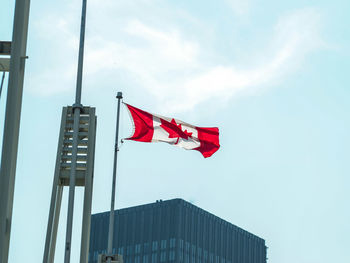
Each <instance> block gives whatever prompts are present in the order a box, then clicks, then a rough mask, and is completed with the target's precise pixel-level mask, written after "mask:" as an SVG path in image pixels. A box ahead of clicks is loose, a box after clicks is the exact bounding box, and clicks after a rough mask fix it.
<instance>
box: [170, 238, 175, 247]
mask: <svg viewBox="0 0 350 263" xmlns="http://www.w3.org/2000/svg"><path fill="white" fill-rule="evenodd" d="M175 245H176V239H175V238H170V244H169V246H170V248H174V247H175Z"/></svg>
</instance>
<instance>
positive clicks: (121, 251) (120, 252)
mask: <svg viewBox="0 0 350 263" xmlns="http://www.w3.org/2000/svg"><path fill="white" fill-rule="evenodd" d="M118 254H119V255H124V247H118Z"/></svg>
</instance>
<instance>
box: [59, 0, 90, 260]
mask: <svg viewBox="0 0 350 263" xmlns="http://www.w3.org/2000/svg"><path fill="white" fill-rule="evenodd" d="M85 20H86V0H83V7H82V13H81V26H80V44H79V58H78V74H77V86H76V93H75V104H74V105H73V112H74V113H73V114H74V122H73V146H72V147H73V148H72V163H71V170H70V178H69V197H68V214H67V229H66V247H65V255H64V262H65V263H69V262H70V254H71V248H72V228H73V210H74V195H75V178H76V162H77V149H78V139H79V137H78V134H79V122H80V111H81V110H82V108H83V106H82V105H81V86H82V77H83V59H84V40H85Z"/></svg>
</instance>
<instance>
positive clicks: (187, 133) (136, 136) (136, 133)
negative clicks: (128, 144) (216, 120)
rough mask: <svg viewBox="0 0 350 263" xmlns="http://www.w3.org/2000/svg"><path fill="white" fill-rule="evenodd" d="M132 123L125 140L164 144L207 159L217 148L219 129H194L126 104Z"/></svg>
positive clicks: (178, 121) (186, 124)
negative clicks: (130, 130)
mask: <svg viewBox="0 0 350 263" xmlns="http://www.w3.org/2000/svg"><path fill="white" fill-rule="evenodd" d="M124 104H125V105H126V107H127V108H128V110H129V112H130V116H131V120H132V122H133V128H134V129H133V134H132V136H131V137H129V138H126V140H133V141H139V142H166V143H169V144H172V145H175V146H178V147H181V148H184V149H186V150H197V151H199V152H201V153H202V155H203V156H204V157H205V158H207V157H210V156H211V155H212V154H213V153H215V152H216V151H217V150H218V149H219V148H220V144H219V129H218V128H216V127H213V128H203V127H196V126H193V125H191V124H188V123H185V122H183V121H180V120H177V119H173V118H167V117H162V116H159V115H156V114H151V113H148V112H146V111H143V110H140V109H138V108H136V107H133V106H131V105H129V104H126V103H124Z"/></svg>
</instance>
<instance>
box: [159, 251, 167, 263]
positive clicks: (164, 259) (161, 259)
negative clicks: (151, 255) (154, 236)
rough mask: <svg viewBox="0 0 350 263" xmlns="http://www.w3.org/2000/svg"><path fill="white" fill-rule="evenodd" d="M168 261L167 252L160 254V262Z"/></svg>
mask: <svg viewBox="0 0 350 263" xmlns="http://www.w3.org/2000/svg"><path fill="white" fill-rule="evenodd" d="M165 261H166V251H162V252H160V262H165Z"/></svg>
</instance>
